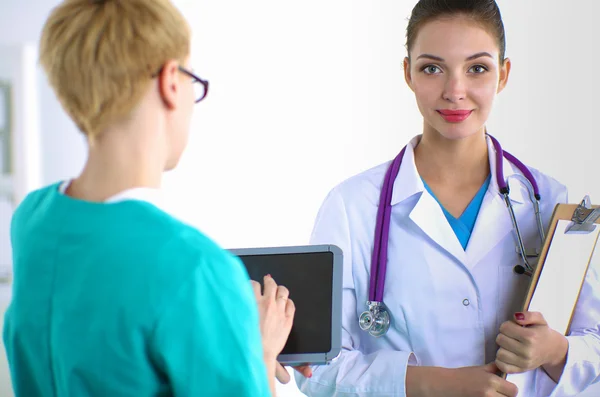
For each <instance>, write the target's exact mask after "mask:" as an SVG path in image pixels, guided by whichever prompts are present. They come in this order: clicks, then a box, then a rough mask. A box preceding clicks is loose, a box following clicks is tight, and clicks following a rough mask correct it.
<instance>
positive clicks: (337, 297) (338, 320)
mask: <svg viewBox="0 0 600 397" xmlns="http://www.w3.org/2000/svg"><path fill="white" fill-rule="evenodd" d="M228 251H229V252H231V253H232V254H233V255H235V256H238V257H239V256H243V255H281V254H312V253H322V252H331V253H332V254H333V275H332V276H333V282H332V288H331V293H332V297H331V315H332V318H331V350H330V351H328V352H319V353H295V354H280V355H279V356H278V357H277V361H279V362H280V363H281V364H283V365H304V364H309V365H324V364H329V363H330V362H331V361H332V360H334V359H335V358H337V357H338V356H339V354H340V352H341V346H342V281H343V280H342V277H343V256H342V250H341V249H340V248H339V247H337V246H335V245H332V244H319V245H302V246H287V247H262V248H236V249H229V250H228ZM240 260H241V258H240ZM244 266H245V265H244Z"/></svg>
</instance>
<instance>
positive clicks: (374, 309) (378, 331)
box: [358, 301, 391, 337]
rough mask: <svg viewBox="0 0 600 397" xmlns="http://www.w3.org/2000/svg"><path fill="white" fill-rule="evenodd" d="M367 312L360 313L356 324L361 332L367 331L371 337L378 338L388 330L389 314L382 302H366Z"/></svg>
mask: <svg viewBox="0 0 600 397" xmlns="http://www.w3.org/2000/svg"><path fill="white" fill-rule="evenodd" d="M367 306H368V307H369V310H367V311H365V312H362V314H361V315H360V317H359V321H358V324H359V325H360V328H361V329H362V330H363V331H368V332H369V334H370V335H371V336H374V337H380V336H383V335H385V334H386V332H387V331H388V329H389V328H390V323H391V322H390V313H389V312H388V311H387V309H386V308H385V306H384V305H383V303H382V302H371V301H369V302H367Z"/></svg>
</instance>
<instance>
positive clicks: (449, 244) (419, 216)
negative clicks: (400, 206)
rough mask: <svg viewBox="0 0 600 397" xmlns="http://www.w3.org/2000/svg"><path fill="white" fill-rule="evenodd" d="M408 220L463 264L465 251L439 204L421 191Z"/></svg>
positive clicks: (425, 192)
mask: <svg viewBox="0 0 600 397" xmlns="http://www.w3.org/2000/svg"><path fill="white" fill-rule="evenodd" d="M410 219H412V220H413V222H415V223H416V224H417V226H419V228H421V230H422V231H423V232H424V233H425V234H427V235H428V236H429V238H431V239H432V240H433V241H434V242H435V243H436V244H437V245H439V246H440V247H441V248H443V249H444V250H446V251H447V252H448V253H449V254H450V255H452V256H453V257H454V258H456V260H458V261H459V262H460V263H463V264H464V263H465V259H466V256H465V251H464V249H463V247H462V245H461V244H460V241H458V237H456V234H455V233H454V231H453V230H452V227H451V226H450V223H449V222H448V220H447V219H446V216H445V215H444V212H443V211H442V208H441V207H440V204H439V203H438V202H437V201H436V200H435V199H434V198H433V197H432V196H431V195H430V194H429V193H428V192H427V191H423V193H422V194H421V197H420V198H419V201H418V202H417V204H416V205H415V207H414V208H413V210H412V211H411V213H410Z"/></svg>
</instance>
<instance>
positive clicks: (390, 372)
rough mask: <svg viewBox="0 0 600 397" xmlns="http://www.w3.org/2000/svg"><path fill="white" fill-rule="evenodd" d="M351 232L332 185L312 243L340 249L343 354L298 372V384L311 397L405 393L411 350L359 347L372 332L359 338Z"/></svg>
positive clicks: (396, 395)
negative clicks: (308, 371) (307, 372)
mask: <svg viewBox="0 0 600 397" xmlns="http://www.w3.org/2000/svg"><path fill="white" fill-rule="evenodd" d="M351 230H352V224H351V221H350V220H349V219H348V214H347V211H346V206H345V204H344V200H343V198H342V196H341V195H340V194H339V192H338V191H337V189H334V190H333V191H331V192H330V193H329V195H328V196H327V198H326V199H325V202H324V203H323V205H322V206H321V209H320V210H319V213H318V215H317V220H316V223H315V226H314V229H313V233H312V236H311V243H313V244H334V245H337V246H338V247H339V248H341V249H342V251H343V258H344V270H343V273H344V276H343V278H344V281H343V296H342V297H343V304H342V307H343V309H342V310H343V313H342V352H341V354H340V356H339V357H338V358H337V359H336V360H334V361H333V362H332V363H331V364H329V365H324V366H314V367H313V368H312V369H313V376H312V378H310V379H306V378H304V377H303V376H302V375H300V374H298V373H296V374H295V376H296V382H297V384H298V387H299V388H300V390H301V391H302V392H304V393H306V395H308V396H312V397H316V396H337V397H350V396H352V397H362V396H365V397H367V396H368V397H379V396H386V397H404V396H406V391H405V378H406V368H407V365H408V362H409V359H411V362H415V361H416V360H415V358H414V356H413V355H412V353H411V352H404V351H393V350H379V351H375V352H373V353H370V354H363V353H362V351H361V337H362V338H365V337H369V338H370V337H371V336H368V335H367V334H365V336H362V335H361V333H363V332H364V331H362V330H361V329H360V327H359V326H358V316H357V306H356V305H357V302H356V295H355V289H354V277H353V259H352V243H351V241H352V236H351ZM366 282H368V280H366Z"/></svg>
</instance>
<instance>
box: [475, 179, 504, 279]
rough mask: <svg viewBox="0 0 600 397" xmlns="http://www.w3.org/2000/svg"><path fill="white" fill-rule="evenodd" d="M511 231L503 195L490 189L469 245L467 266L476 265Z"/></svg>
mask: <svg viewBox="0 0 600 397" xmlns="http://www.w3.org/2000/svg"><path fill="white" fill-rule="evenodd" d="M490 185H491V183H490ZM511 232H512V221H511V219H510V216H509V214H508V209H507V207H506V203H505V202H504V199H503V197H502V196H501V195H500V193H499V192H497V191H496V192H494V191H490V190H488V192H487V194H486V195H485V197H484V199H483V203H482V204H481V209H480V210H479V215H478V216H477V220H476V221H475V227H474V228H473V232H472V233H471V238H470V239H469V243H468V245H467V250H466V256H467V261H466V262H467V263H466V266H467V267H468V268H469V269H472V268H473V267H475V266H476V265H477V263H479V261H480V260H481V259H483V257H484V256H486V255H487V254H488V252H490V251H491V250H492V249H494V247H496V246H497V245H498V244H499V243H500V241H502V240H503V239H504V238H505V237H506V235H507V234H509V233H511Z"/></svg>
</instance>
